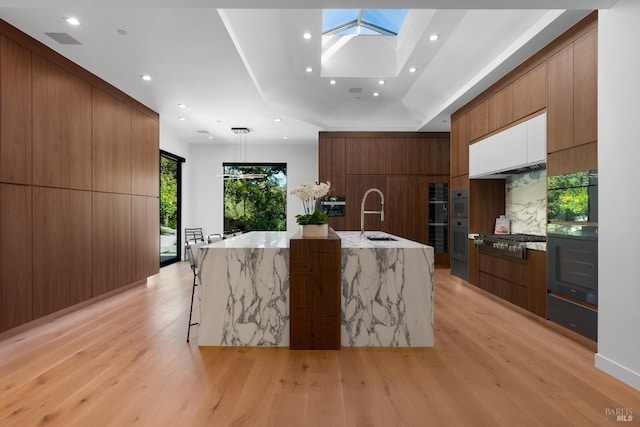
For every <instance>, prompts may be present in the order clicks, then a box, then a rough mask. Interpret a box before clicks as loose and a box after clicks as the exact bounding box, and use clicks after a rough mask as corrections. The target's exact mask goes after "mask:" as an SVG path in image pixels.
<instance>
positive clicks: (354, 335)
mask: <svg viewBox="0 0 640 427" xmlns="http://www.w3.org/2000/svg"><path fill="white" fill-rule="evenodd" d="M336 233H337V234H338V236H340V238H341V241H342V248H341V258H342V279H341V282H342V283H341V286H342V289H341V345H342V346H393V347H395V346H399V347H432V346H433V342H434V337H433V248H431V247H430V246H426V245H423V244H420V243H417V242H413V241H410V240H406V239H402V238H400V237H397V236H392V235H389V234H386V233H381V232H375V233H374V232H367V234H368V235H371V234H375V235H376V236H382V237H385V236H386V237H389V238H392V239H394V240H377V241H371V240H368V239H366V238H364V237H363V236H362V235H361V233H360V232H359V231H347V232H344V231H341V232H336ZM293 234H294V233H291V232H268V231H257V232H251V233H246V234H243V235H240V236H236V237H234V238H232V239H227V240H223V241H220V242H217V243H214V244H211V245H207V246H203V247H201V248H200V250H199V251H200V252H199V256H200V266H201V267H200V268H201V271H200V279H201V290H200V292H201V300H200V304H199V305H200V326H199V331H198V344H199V345H200V346H283V347H286V346H289V250H290V249H289V239H290V238H291V236H292V235H293Z"/></svg>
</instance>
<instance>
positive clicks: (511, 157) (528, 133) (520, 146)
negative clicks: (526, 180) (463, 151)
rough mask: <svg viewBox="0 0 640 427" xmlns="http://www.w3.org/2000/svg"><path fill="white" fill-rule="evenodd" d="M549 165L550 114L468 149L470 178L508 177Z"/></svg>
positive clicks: (520, 124)
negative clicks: (548, 134) (548, 133)
mask: <svg viewBox="0 0 640 427" xmlns="http://www.w3.org/2000/svg"><path fill="white" fill-rule="evenodd" d="M546 162H547V113H542V114H540V115H539V116H536V117H534V118H532V119H530V120H527V121H525V122H522V123H519V124H517V125H516V126H513V127H510V128H509V129H506V130H504V131H502V132H500V133H496V134H494V135H491V136H489V137H487V138H485V139H483V140H481V141H478V142H476V143H475V144H472V145H471V146H469V178H505V177H507V176H509V175H513V174H516V173H523V172H526V171H527V170H537V169H544V168H545V166H546Z"/></svg>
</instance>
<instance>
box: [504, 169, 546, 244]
mask: <svg viewBox="0 0 640 427" xmlns="http://www.w3.org/2000/svg"><path fill="white" fill-rule="evenodd" d="M505 190H506V194H505V214H506V215H507V218H509V220H510V221H511V233H526V234H538V235H545V234H546V230H547V171H546V170H542V171H535V172H529V173H524V174H520V175H513V176H510V177H508V178H507V179H506V182H505Z"/></svg>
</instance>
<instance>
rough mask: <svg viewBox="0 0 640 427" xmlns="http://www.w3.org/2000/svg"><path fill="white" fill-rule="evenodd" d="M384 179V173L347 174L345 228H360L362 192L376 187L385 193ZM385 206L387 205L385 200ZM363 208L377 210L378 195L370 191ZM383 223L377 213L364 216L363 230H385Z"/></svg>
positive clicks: (378, 206)
mask: <svg viewBox="0 0 640 427" xmlns="http://www.w3.org/2000/svg"><path fill="white" fill-rule="evenodd" d="M386 181H387V179H386V176H385V175H347V201H348V206H347V217H346V218H347V230H360V206H361V204H362V197H363V196H364V193H365V192H366V191H367V190H368V189H370V188H377V189H378V190H380V191H382V194H384V195H387V192H386ZM385 206H387V204H386V201H385ZM364 208H365V210H369V211H379V210H380V195H378V193H370V194H369V196H367V202H366V204H365V207H364ZM387 209H388V206H387ZM385 211H386V209H385ZM385 213H386V212H385ZM385 225H386V224H385V223H384V222H381V221H380V216H379V215H365V216H364V226H365V227H364V228H365V230H369V231H371V230H386V229H385V228H383V227H384V226H385Z"/></svg>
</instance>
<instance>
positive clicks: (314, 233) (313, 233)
mask: <svg viewBox="0 0 640 427" xmlns="http://www.w3.org/2000/svg"><path fill="white" fill-rule="evenodd" d="M300 228H301V230H302V237H309V238H315V239H318V238H322V237H327V236H328V235H329V224H306V225H301V226H300Z"/></svg>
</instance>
